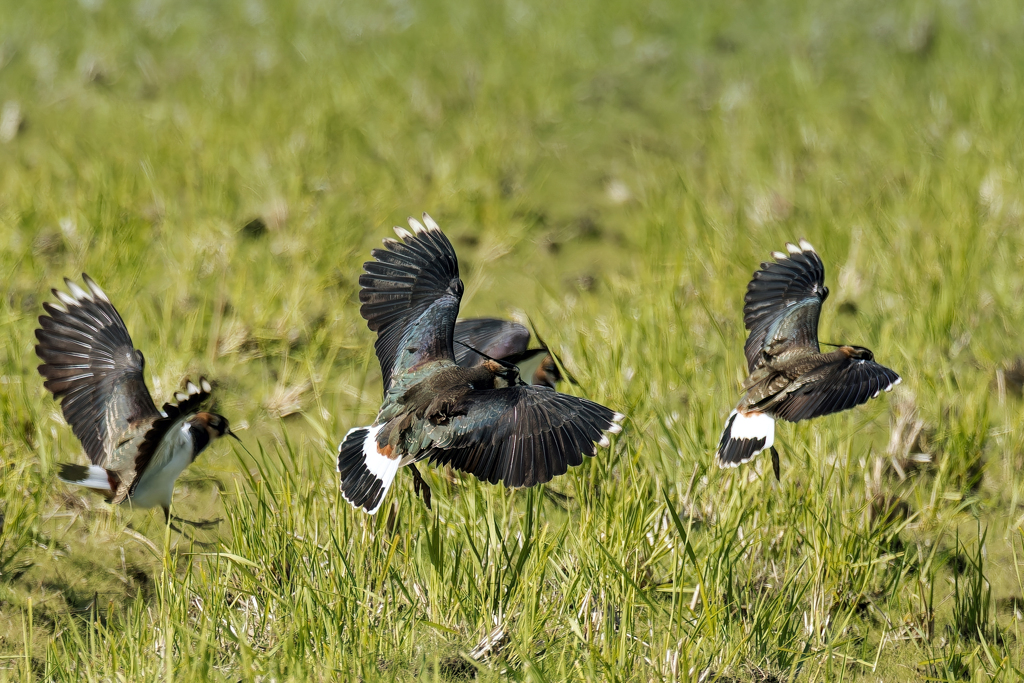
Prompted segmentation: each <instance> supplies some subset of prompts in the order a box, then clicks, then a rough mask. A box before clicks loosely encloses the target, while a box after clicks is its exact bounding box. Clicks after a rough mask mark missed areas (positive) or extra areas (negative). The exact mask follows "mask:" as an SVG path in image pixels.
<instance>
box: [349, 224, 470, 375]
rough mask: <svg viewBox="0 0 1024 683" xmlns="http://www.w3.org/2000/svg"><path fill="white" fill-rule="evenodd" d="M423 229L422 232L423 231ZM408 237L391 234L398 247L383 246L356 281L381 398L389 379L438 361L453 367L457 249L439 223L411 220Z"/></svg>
mask: <svg viewBox="0 0 1024 683" xmlns="http://www.w3.org/2000/svg"><path fill="white" fill-rule="evenodd" d="M424 224H425V227H424ZM409 226H410V227H411V228H412V229H413V232H412V233H410V232H409V231H407V230H404V229H403V228H397V227H396V228H395V233H396V234H397V235H398V236H399V237H400V238H401V241H398V240H394V239H386V240H384V246H385V247H386V249H374V250H373V258H375V259H377V260H376V261H367V262H366V263H364V264H363V270H365V271H366V273H365V274H363V275H360V276H359V285H360V286H361V287H362V289H361V290H360V291H359V301H360V302H361V303H362V307H361V308H360V309H359V312H360V313H361V314H362V316H363V317H364V318H365V319H366V324H367V326H368V327H369V328H370V329H371V330H372V331H374V332H376V333H377V342H376V343H375V344H374V348H375V349H376V351H377V359H378V360H379V361H380V369H381V374H382V375H383V376H384V392H385V393H387V390H388V387H390V386H391V380H392V377H393V376H398V375H401V374H402V373H404V372H406V371H408V370H411V369H415V368H417V367H419V366H421V365H423V364H425V363H428V362H430V361H436V360H449V361H452V362H454V360H455V356H454V352H453V350H452V335H453V331H454V328H455V319H456V318H457V317H458V315H459V302H460V301H461V300H462V290H463V288H462V280H460V279H459V261H458V259H457V258H456V257H455V249H454V248H453V247H452V244H451V242H449V241H448V238H447V237H445V235H444V233H443V232H441V229H440V228H438V227H437V223H435V222H434V221H433V219H431V218H430V216H428V215H427V214H423V224H421V223H420V222H419V221H417V220H416V219H414V218H410V219H409Z"/></svg>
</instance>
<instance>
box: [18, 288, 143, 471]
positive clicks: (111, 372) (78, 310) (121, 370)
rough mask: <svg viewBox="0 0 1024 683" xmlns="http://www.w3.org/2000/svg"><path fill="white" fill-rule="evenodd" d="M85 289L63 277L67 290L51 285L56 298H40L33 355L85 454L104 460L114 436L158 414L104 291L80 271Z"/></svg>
mask: <svg viewBox="0 0 1024 683" xmlns="http://www.w3.org/2000/svg"><path fill="white" fill-rule="evenodd" d="M82 277H83V279H84V281H85V284H86V286H87V287H88V291H86V290H84V289H82V288H81V287H80V286H78V285H77V284H76V283H74V282H72V281H71V280H67V279H65V282H66V283H67V286H68V288H69V289H70V291H71V294H70V295H69V294H66V293H64V292H62V291H59V290H56V289H54V290H53V293H54V295H55V296H56V297H57V299H58V301H59V303H57V304H53V303H49V302H47V303H44V304H43V309H44V310H45V311H46V313H47V314H48V315H43V316H40V317H39V325H40V328H39V329H37V330H36V339H38V341H39V344H37V345H36V354H37V355H38V356H39V357H40V358H41V359H42V360H43V364H42V365H40V366H39V374H41V375H42V376H43V377H44V378H45V379H46V382H45V383H44V386H45V387H46V388H47V389H49V390H50V391H51V392H52V393H53V395H54V398H58V399H60V401H61V409H62V410H63V412H64V418H65V419H66V420H67V421H68V424H69V425H71V430H72V432H74V434H75V436H76V437H78V440H79V441H81V442H82V446H83V448H84V449H85V452H86V454H87V455H88V456H89V459H90V460H91V461H92V462H93V464H96V465H101V466H102V465H104V463H105V461H106V459H107V457H108V455H109V454H110V452H111V450H112V448H113V447H114V446H115V444H113V443H112V441H113V439H115V438H117V435H119V434H120V433H122V432H124V431H125V430H126V429H127V428H128V426H129V425H130V424H132V423H133V422H137V421H140V420H145V419H148V418H151V417H153V416H154V415H159V413H158V412H157V409H156V406H155V405H154V404H153V399H152V397H151V396H150V394H149V389H148V388H147V387H146V382H145V379H144V378H143V374H142V371H143V368H144V366H145V361H144V359H143V357H142V354H141V353H140V352H139V351H137V350H136V349H135V347H134V346H133V345H132V340H131V337H130V336H129V335H128V329H127V328H126V327H125V324H124V321H123V320H122V319H121V316H120V315H119V314H118V312H117V310H115V309H114V307H113V305H111V303H110V300H109V299H108V298H107V295H106V294H104V293H103V290H101V289H100V288H99V287H98V286H97V285H96V283H95V282H93V280H92V279H91V278H90V277H89V276H88V275H84V274H83V276H82Z"/></svg>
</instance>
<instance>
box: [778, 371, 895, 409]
mask: <svg viewBox="0 0 1024 683" xmlns="http://www.w3.org/2000/svg"><path fill="white" fill-rule="evenodd" d="M900 381H901V378H900V376H899V375H897V374H896V373H895V372H893V371H892V370H890V369H889V368H887V367H885V366H884V365H879V364H878V363H876V362H874V361H871V360H860V359H852V358H844V359H841V360H839V361H836V362H834V363H829V364H827V365H823V366H821V367H820V368H818V369H816V370H812V371H811V372H810V373H808V374H807V375H804V376H803V377H801V378H800V385H801V386H800V387H799V388H798V389H796V390H795V391H791V392H789V393H787V394H786V395H785V396H784V397H783V398H782V399H781V400H780V401H779V402H778V403H776V404H775V406H774V407H773V409H772V414H773V415H774V416H775V417H779V418H782V419H783V420H789V421H790V422H796V421H797V420H808V419H810V418H812V417H820V416H822V415H830V414H832V413H838V412H839V411H841V410H847V409H848V408H853V407H854V406H859V405H860V404H862V403H867V401H868V400H869V399H872V398H875V397H876V396H878V394H879V393H880V392H882V391H892V388H893V387H894V386H896V385H897V384H899V383H900Z"/></svg>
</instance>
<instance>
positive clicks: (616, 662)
mask: <svg viewBox="0 0 1024 683" xmlns="http://www.w3.org/2000/svg"><path fill="white" fill-rule="evenodd" d="M1022 36H1024V11H1022V9H1021V6H1020V4H1019V3H1017V2H1013V1H1009V0H994V1H993V2H984V3H982V2H969V1H961V0H945V1H943V2H898V3H892V2H879V1H873V0H869V1H868V2H856V3H855V2H843V1H841V2H822V1H819V0H808V1H805V2H799V1H797V0H782V1H780V2H773V3H755V2H739V1H733V0H725V1H722V2H715V3H702V2H689V1H684V2H663V1H660V0H654V1H650V2H622V1H620V0H609V1H607V2H592V1H587V0H583V1H581V2H574V3H539V2H520V1H517V0H507V1H506V2H462V1H459V2H445V1H441V0H436V1H433V0H432V1H428V2H415V3H413V2H404V1H401V0H389V1H388V2H364V1H362V0H354V1H352V2H321V1H318V0H297V1H296V2H292V3H274V2H264V1H260V0H247V1H227V2H221V3H202V2H169V1H163V0H137V1H135V2H117V1H114V0H80V1H79V2H77V3H69V2H53V1H50V0H37V1H35V2H17V1H14V0H0V269H2V289H0V293H2V294H3V296H2V297H0V321H2V323H3V324H2V327H0V335H2V338H3V343H2V345H0V449H2V470H0V513H2V515H3V520H4V523H3V529H2V531H0V679H10V680H32V679H35V678H42V679H47V680H114V679H117V678H119V677H120V680H129V681H135V680H156V679H158V678H163V679H166V680H171V679H175V678H177V679H180V680H217V681H219V680H225V681H227V680H231V681H236V680H239V679H242V680H268V681H269V680H281V681H283V680H349V679H352V680H354V679H356V678H359V679H361V680H410V679H415V680H463V679H471V678H477V679H481V680H538V681H539V680H548V681H555V680H569V679H590V680H609V681H610V680H616V681H652V680H664V681H676V680H688V681H714V680H720V681H748V680H754V681H782V680H801V681H805V680H806V681H810V680H851V681H852V680H864V681H876V680H885V681H897V680H912V679H916V678H922V677H927V678H932V679H940V680H1016V679H1017V677H1018V676H1020V671H1019V670H1020V668H1021V666H1022V664H1021V653H1022V647H1021V643H1020V640H1019V635H1018V633H1019V619H1020V618H1021V617H1022V616H1024V615H1022V611H1021V610H1022V609H1024V607H1021V605H1022V604H1024V590H1022V587H1021V580H1020V572H1019V564H1018V555H1019V553H1021V552H1024V546H1022V540H1024V536H1022V532H1021V527H1020V524H1021V520H1022V516H1024V510H1022V509H1021V508H1022V506H1021V493H1022V490H1024V486H1022V482H1021V478H1020V477H1019V476H1018V472H1019V471H1020V470H1021V467H1022V465H1024V443H1022V440H1024V435H1022V431H1021V429H1020V427H1019V425H1020V422H1021V416H1022V404H1021V401H1020V394H1021V388H1022V385H1024V360H1021V359H1020V356H1021V355H1022V354H1021V348H1020V347H1021V344H1020V342H1019V336H1018V331H1019V330H1020V329H1021V328H1022V324H1024V288H1022V282H1024V280H1022V278H1021V275H1020V271H1021V254H1022V253H1024V250H1022V247H1024V232H1022V216H1024V189H1022V188H1024V183H1022V181H1021V172H1020V169H1021V168H1022V145H1021V139H1022V128H1024V116H1022V115H1021V112H1022V111H1024V93H1022V85H1024V78H1022V76H1021V71H1020V65H1021V64H1024V41H1022ZM424 210H425V211H428V212H429V213H430V214H431V215H432V216H433V217H434V218H435V219H436V220H437V221H438V222H439V223H440V225H441V227H442V228H444V229H445V231H446V232H447V234H448V235H449V236H450V237H451V238H452V241H453V243H454V244H455V247H456V249H457V251H458V255H459V260H460V267H461V272H462V277H463V280H464V281H465V283H466V287H467V290H466V291H467V294H466V297H465V298H464V300H463V313H464V314H465V315H467V316H468V315H500V316H514V317H519V318H521V319H523V320H525V316H527V315H528V316H530V317H531V318H532V319H533V321H534V322H535V323H536V324H537V328H538V331H540V333H541V334H542V335H543V336H544V338H545V340H546V341H548V342H549V343H550V344H551V345H552V346H553V347H554V348H555V349H556V350H558V351H559V352H560V354H561V355H562V356H564V360H565V362H566V364H567V365H568V367H569V369H570V370H571V371H572V372H573V373H574V375H576V376H577V377H578V378H579V379H580V382H581V386H580V388H578V389H577V388H571V387H563V389H564V390H566V391H572V392H575V393H580V394H582V395H586V396H588V397H589V398H592V399H594V400H598V401H601V402H604V403H606V404H607V405H610V406H612V407H614V408H616V409H617V410H620V411H622V412H625V413H627V414H628V415H629V419H628V421H627V424H626V430H625V432H624V433H623V435H622V436H620V437H619V438H617V439H616V440H615V441H614V443H613V447H612V449H611V451H602V452H600V453H599V454H598V457H597V458H595V459H593V460H588V462H587V463H585V464H584V465H583V466H582V467H581V468H577V469H576V470H574V471H572V472H570V473H569V474H568V475H566V476H565V477H562V478H560V479H559V480H556V481H555V482H552V483H551V484H550V485H548V486H546V487H542V488H540V489H537V490H533V491H516V492H509V491H507V490H505V489H502V488H500V487H492V486H487V485H482V484H480V483H478V482H476V481H475V480H473V479H472V478H470V477H464V476H461V475H457V474H452V473H450V472H438V471H432V472H431V474H430V475H429V481H430V482H431V484H432V487H433V489H434V501H435V507H434V510H433V512H428V511H427V510H425V509H423V507H422V505H421V503H420V502H419V500H418V499H416V498H414V497H413V495H412V487H411V478H410V477H408V476H407V475H406V474H405V473H400V475H399V477H398V479H397V481H396V485H395V487H394V489H393V491H392V493H391V503H390V505H391V508H390V509H388V505H385V508H383V509H382V512H381V513H380V514H379V515H377V516H376V517H373V518H370V517H366V516H364V515H362V514H361V513H355V512H353V511H352V510H350V509H349V508H348V506H347V505H346V504H345V503H344V501H343V500H342V499H341V498H340V496H339V495H338V494H337V491H336V489H337V486H336V480H335V474H334V462H333V452H334V449H335V447H336V445H337V442H338V441H339V440H340V439H341V437H342V436H343V435H344V433H345V432H346V431H347V430H348V429H349V428H350V427H352V426H355V425H361V424H368V423H369V422H370V421H371V420H372V419H373V416H374V414H375V411H376V407H377V403H378V401H379V396H380V377H379V369H378V366H377V363H376V359H375V358H374V356H373V354H372V341H373V336H372V335H371V333H370V332H369V331H368V330H367V329H366V327H365V324H364V322H363V321H362V319H361V318H360V317H359V314H358V303H357V290H358V283H357V280H358V275H359V273H360V272H361V269H360V267H361V263H362V262H363V261H364V260H366V259H367V258H368V257H369V251H370V249H371V248H373V247H374V246H376V245H378V244H379V240H380V239H382V238H384V237H387V236H389V235H390V226H392V225H396V224H402V223H403V222H404V219H405V217H406V216H408V215H419V212H421V211H424ZM801 237H806V238H807V239H808V240H810V241H811V242H812V243H813V244H814V245H815V246H816V247H817V249H818V251H819V253H820V254H821V255H822V258H823V260H824V262H825V265H826V277H827V282H828V285H829V287H830V289H831V290H832V296H831V297H830V299H829V301H828V302H827V304H826V306H825V309H824V311H823V317H822V323H821V336H822V339H823V340H827V341H833V342H849V343H854V344H860V345H864V346H868V347H870V348H872V349H873V350H874V351H875V354H876V358H877V359H878V360H879V361H880V362H882V363H883V364H886V365H888V366H890V367H893V368H894V369H895V370H896V371H897V372H899V373H900V374H901V375H903V378H904V381H903V384H902V385H901V386H900V387H899V388H898V390H897V391H895V392H893V394H890V395H886V396H884V397H882V398H879V399H878V400H875V401H872V402H870V403H869V404H868V405H866V406H863V407H861V408H858V409H857V410H854V411H850V412H847V413H844V414H841V415H837V416H833V417H829V418H824V419H821V420H817V421H814V422H811V423H801V424H799V425H780V427H779V430H778V436H777V439H778V443H779V445H780V447H781V450H782V475H783V478H782V482H781V484H779V485H776V484H774V483H773V482H772V480H771V478H770V467H768V466H767V463H766V462H758V463H757V464H756V466H749V467H746V468H743V469H740V470H728V471H720V470H718V468H717V467H715V466H713V464H712V454H713V451H714V448H715V445H716V443H717V440H718V435H719V430H720V429H721V426H722V422H723V419H724V417H725V416H726V415H727V414H728V411H729V409H730V408H731V406H732V405H733V404H734V403H735V401H736V400H737V398H738V396H739V391H740V382H741V381H742V379H743V377H744V372H743V371H744V363H743V355H742V345H743V339H744V331H743V326H742V303H743V298H742V297H743V292H744V287H745V284H746V282H747V281H748V279H749V277H750V274H751V273H752V272H753V271H754V270H755V269H756V268H757V265H758V263H759V262H760V261H761V260H765V259H767V258H768V256H769V253H770V252H771V251H772V250H777V249H780V248H782V247H783V245H784V243H785V242H786V241H795V240H796V239H799V238H801ZM83 271H84V272H88V273H89V274H90V275H91V276H92V277H93V278H94V279H96V281H97V282H99V283H100V285H101V286H102V287H103V288H104V289H105V290H106V292H107V293H108V295H109V296H110V298H111V299H112V301H113V302H114V304H115V305H116V306H117V307H118V308H119V309H120V311H121V313H122V315H123V317H124V319H125V321H126V323H127V324H128V327H129V329H130V331H131V333H132V337H133V340H134V342H135V344H136V345H137V346H138V347H139V348H140V349H142V350H143V351H144V353H145V354H146V358H147V360H148V366H147V372H148V379H149V381H150V387H151V389H152V391H153V394H154V398H155V399H156V400H157V401H158V402H162V401H164V400H167V399H169V398H170V397H171V393H172V392H173V391H174V390H175V389H177V388H179V387H180V386H181V384H182V383H183V382H184V380H185V378H186V377H189V376H191V377H193V378H194V377H196V376H197V375H199V374H204V375H206V376H208V377H210V378H212V379H215V380H216V385H217V392H216V395H217V401H218V409H219V410H220V412H223V413H224V414H225V415H226V416H228V417H229V419H231V421H232V423H233V425H235V426H236V427H237V428H238V430H239V433H240V434H241V435H242V437H243V439H244V441H245V445H246V449H247V450H243V449H240V448H238V447H237V446H235V445H232V444H226V443H217V444H216V445H215V446H214V447H213V448H211V449H210V450H208V451H207V452H205V453H204V454H203V455H202V456H201V458H200V460H199V461H198V462H197V463H195V464H194V465H193V466H192V467H191V468H190V469H189V470H187V471H186V473H185V474H184V475H183V477H182V479H180V480H179V484H178V487H177V492H176V498H175V509H176V511H177V512H178V513H179V514H182V515H184V516H187V517H192V518H200V517H203V518H218V517H219V518H223V520H224V521H223V522H222V524H221V525H220V526H219V528H218V529H217V530H216V531H214V532H196V534H194V535H192V534H187V535H186V536H184V537H182V536H179V535H178V534H175V533H173V532H171V533H168V532H167V531H166V530H165V528H164V527H163V525H162V523H161V519H160V518H161V515H160V514H159V512H151V511H132V510H130V509H128V508H126V507H122V508H119V509H116V510H111V509H110V508H108V507H107V506H105V505H104V504H103V503H102V501H100V500H99V499H98V498H96V497H92V496H90V495H87V494H84V493H83V492H81V491H79V490H72V489H70V488H68V487H66V486H64V485H62V484H60V483H59V482H57V481H56V479H55V476H54V465H55V463H57V462H60V461H76V462H82V461H83V460H84V456H83V455H82V454H81V449H80V446H79V444H78V442H77V441H76V440H75V439H74V437H73V435H72V434H71V431H70V429H68V428H67V426H66V425H65V424H64V422H63V420H62V418H61V416H60V413H59V408H58V406H57V405H56V404H55V402H54V401H53V400H52V398H51V397H50V396H49V395H47V394H46V393H45V392H44V390H43V388H42V382H41V380H40V378H39V377H38V375H37V373H36V370H35V366H36V365H37V359H36V357H35V355H34V353H33V345H34V337H33V329H34V327H35V326H36V318H37V316H38V315H39V314H40V313H41V312H42V309H41V305H42V302H43V301H45V300H47V299H48V298H49V297H50V294H49V289H50V288H51V287H56V286H61V283H62V278H64V277H72V278H75V279H77V278H79V276H80V273H82V272H83ZM766 473H767V476H766ZM193 541H195V542H193Z"/></svg>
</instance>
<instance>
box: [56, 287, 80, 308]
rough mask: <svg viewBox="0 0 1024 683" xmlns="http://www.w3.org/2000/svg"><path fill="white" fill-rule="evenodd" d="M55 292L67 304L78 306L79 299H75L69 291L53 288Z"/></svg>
mask: <svg viewBox="0 0 1024 683" xmlns="http://www.w3.org/2000/svg"><path fill="white" fill-rule="evenodd" d="M53 294H54V296H56V297H57V299H58V300H60V302H61V303H62V304H64V305H65V306H77V305H78V299H75V298H74V297H73V296H71V295H70V294H68V293H67V292H64V291H61V290H59V289H55V290H53Z"/></svg>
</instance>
